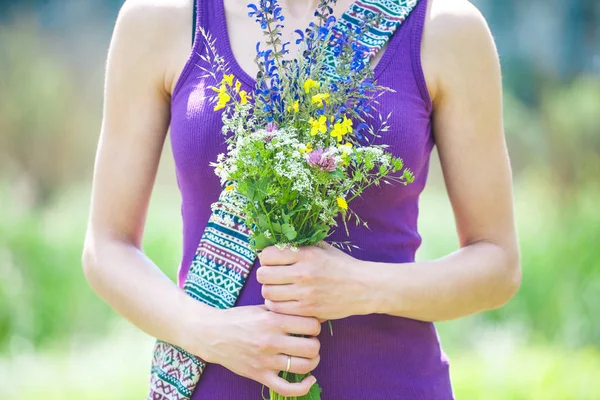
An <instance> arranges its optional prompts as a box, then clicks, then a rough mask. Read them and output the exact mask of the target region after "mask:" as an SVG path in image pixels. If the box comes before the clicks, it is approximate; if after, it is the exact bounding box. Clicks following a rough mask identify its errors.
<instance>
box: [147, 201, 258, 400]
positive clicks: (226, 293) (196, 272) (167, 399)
mask: <svg viewBox="0 0 600 400" xmlns="http://www.w3.org/2000/svg"><path fill="white" fill-rule="evenodd" d="M243 201H244V199H242V198H241V197H240V196H239V195H237V194H235V193H234V192H233V191H227V190H223V191H222V192H221V195H220V196H219V200H218V201H217V202H216V203H214V204H213V205H212V214H211V216H210V218H209V220H208V224H207V226H206V228H205V230H204V233H203V235H202V239H201V240H200V244H199V245H198V249H197V250H196V255H195V256H194V260H193V261H192V265H191V267H190V271H189V272H188V275H187V278H186V281H185V284H184V290H185V292H186V293H187V294H188V295H189V296H191V297H193V298H194V299H196V300H198V301H201V302H203V303H205V304H208V305H209V306H212V307H216V308H222V309H225V308H230V307H233V306H234V304H235V301H236V300H237V298H238V296H239V294H240V290H241V289H242V287H243V286H244V283H245V282H246V279H247V277H248V274H249V273H250V269H251V268H252V264H253V263H254V260H255V259H256V254H255V253H254V251H253V250H252V249H251V248H250V245H249V238H248V235H249V234H250V229H248V227H247V226H246V224H245V223H244V219H243V218H242V216H241V215H239V214H238V213H235V211H234V210H235V208H236V207H235V204H236V203H238V204H239V202H243ZM204 367H205V363H204V362H203V361H202V360H200V359H199V358H198V357H196V356H194V355H192V354H190V353H188V352H187V351H185V350H183V349H181V348H179V347H177V346H173V345H171V344H169V343H165V342H163V341H160V340H159V341H157V342H156V345H155V346H154V357H153V359H152V369H151V373H150V393H149V395H148V399H153V400H186V399H189V398H190V397H191V396H192V392H193V391H194V388H195V387H196V384H197V383H198V379H200V376H201V375H202V371H203V370H204Z"/></svg>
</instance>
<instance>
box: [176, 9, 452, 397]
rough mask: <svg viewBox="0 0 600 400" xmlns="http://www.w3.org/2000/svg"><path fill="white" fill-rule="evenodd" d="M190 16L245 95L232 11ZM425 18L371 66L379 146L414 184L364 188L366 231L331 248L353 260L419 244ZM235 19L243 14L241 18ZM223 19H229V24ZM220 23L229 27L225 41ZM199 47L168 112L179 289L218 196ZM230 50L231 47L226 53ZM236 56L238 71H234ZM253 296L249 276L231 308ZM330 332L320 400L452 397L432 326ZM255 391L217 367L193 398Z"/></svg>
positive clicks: (427, 111) (380, 325) (352, 324)
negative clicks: (383, 90) (179, 238)
mask: <svg viewBox="0 0 600 400" xmlns="http://www.w3.org/2000/svg"><path fill="white" fill-rule="evenodd" d="M226 1H227V0H226ZM340 6H342V4H341V3H340ZM197 7H198V8H197V10H198V19H197V24H198V25H199V26H202V27H203V28H205V29H206V30H207V31H209V32H210V33H211V34H212V35H213V36H214V38H215V39H216V46H217V50H218V51H219V53H220V54H221V55H222V56H224V57H225V60H226V62H228V63H229V65H230V67H231V72H232V73H233V74H234V75H236V77H237V78H239V79H240V80H241V81H242V83H243V85H245V86H246V88H245V89H246V90H248V91H250V90H251V89H252V85H253V80H252V78H251V77H250V74H251V73H252V72H253V71H252V70H251V68H250V67H249V65H250V64H249V63H248V59H250V60H252V59H253V55H252V54H251V53H252V52H251V50H246V49H244V48H243V47H244V43H245V42H244V40H243V39H240V38H239V36H240V35H242V36H243V35H244V34H245V32H246V31H245V30H244V26H245V25H244V24H245V22H241V21H238V20H236V25H232V22H231V19H232V15H234V16H235V15H236V14H238V10H237V9H234V10H233V11H232V12H230V11H229V10H228V11H227V12H226V9H227V7H226V6H224V4H223V0H198V6H197ZM346 7H347V6H346ZM344 8H345V7H344ZM341 11H343V10H341ZM426 12H427V1H426V0H421V2H420V3H419V5H418V6H417V7H416V9H415V10H414V11H413V12H412V14H411V15H410V16H409V17H408V19H407V20H406V21H405V22H404V24H403V25H402V26H401V27H400V28H398V30H397V31H396V33H395V34H394V36H393V37H392V39H391V40H390V42H389V44H388V46H387V48H386V49H385V52H383V53H381V57H380V58H379V59H376V60H375V61H376V62H377V65H376V67H375V74H376V78H377V79H378V82H379V83H380V84H382V85H384V86H387V87H390V88H392V89H394V90H395V93H387V94H385V95H384V96H383V97H382V98H381V104H380V106H379V107H378V109H379V112H380V113H381V114H382V115H384V116H386V115H388V113H390V112H391V116H390V119H389V125H390V126H391V129H390V131H388V132H386V133H384V134H383V135H382V137H381V138H380V139H378V141H379V143H385V144H386V145H388V146H389V148H388V150H389V151H391V152H392V153H393V154H394V155H396V156H398V157H401V158H403V159H404V161H405V164H406V165H407V166H408V167H409V168H410V169H411V170H412V171H413V172H414V173H415V176H416V180H415V182H414V183H412V184H410V185H408V186H402V185H383V186H381V187H375V188H371V189H369V190H367V191H366V192H365V193H364V194H363V196H362V197H361V198H358V199H356V200H355V201H353V202H352V203H351V207H352V208H353V210H355V211H356V212H357V213H358V214H359V215H360V217H361V218H362V219H363V220H365V221H367V222H368V224H369V229H367V228H365V227H363V226H349V230H350V237H349V238H348V237H347V236H346V233H345V231H344V229H343V228H342V229H338V230H336V231H335V232H334V234H333V235H332V237H331V238H330V239H331V240H334V241H348V240H349V241H350V242H351V243H352V244H353V245H355V246H358V249H355V250H352V253H351V254H352V255H353V256H354V257H356V258H359V259H364V260H370V261H379V262H392V263H404V262H412V261H413V260H414V255H415V252H416V250H417V248H418V247H419V245H420V243H421V238H420V236H419V233H418V230H417V215H418V197H419V194H420V193H421V191H422V190H423V188H424V186H425V182H426V179H427V172H428V166H429V157H430V152H431V149H432V147H433V136H432V133H431V112H432V103H431V99H430V97H429V92H428V88H427V85H426V80H425V76H424V73H423V67H422V65H421V54H420V48H421V35H422V31H423V25H424V20H425V16H426ZM242 14H244V15H245V10H242ZM225 15H227V17H228V18H230V19H229V20H228V21H227V22H226V21H225ZM246 18H247V17H246ZM247 19H248V20H250V19H249V18H247ZM250 22H251V23H252V21H250ZM227 24H229V25H230V29H229V31H230V35H231V37H232V39H231V40H229V35H228V34H227V31H228V29H227ZM233 26H235V28H232V27H233ZM295 28H299V27H293V29H295ZM201 43H202V41H201V40H196V42H195V44H194V48H193V51H192V52H191V56H189V58H188V60H187V63H186V64H185V66H184V68H183V72H182V73H181V75H180V77H179V79H178V80H177V82H176V84H175V87H174V89H173V93H172V104H171V143H172V150H173V155H174V159H175V164H176V170H177V180H178V183H179V187H180V190H181V195H182V217H183V235H184V240H183V241H184V246H183V257H182V262H181V266H180V272H179V283H180V285H182V284H183V281H184V279H185V275H186V274H187V271H188V269H189V265H190V262H191V260H192V257H193V255H194V252H195V249H196V246H197V244H198V241H199V239H200V237H201V235H202V232H203V229H204V226H205V224H206V222H207V221H208V218H209V215H210V205H211V203H212V202H214V201H215V200H216V199H217V197H218V194H219V192H220V186H219V180H218V178H217V177H216V176H215V175H214V172H213V169H212V168H211V167H210V165H209V163H210V162H213V161H215V160H216V158H217V155H218V154H219V153H223V152H225V150H226V145H225V142H224V137H223V136H222V134H221V129H220V128H221V125H222V123H221V119H220V114H219V113H215V112H214V111H213V110H212V105H210V104H209V103H208V102H207V101H206V100H205V96H206V95H207V94H208V92H207V91H208V90H209V89H208V86H210V85H214V82H211V81H210V80H209V79H207V78H201V75H202V73H201V71H200V69H199V67H198V64H199V63H200V62H201V61H200V59H199V55H198V54H199V53H202V52H203V50H204V49H203V46H202V44H201ZM232 46H233V47H235V48H234V49H233V50H232ZM253 48H254V46H252V49H253ZM234 55H235V56H234ZM236 56H237V57H238V59H240V60H241V59H243V60H244V62H240V63H239V64H238V62H237V60H236V58H235V57H236ZM246 56H247V57H246ZM243 68H247V69H243ZM245 71H248V72H245ZM254 271H256V268H254ZM260 292H261V291H260V284H258V282H257V281H256V276H255V274H254V273H251V275H250V277H249V279H248V282H247V283H246V286H245V287H244V289H243V290H242V293H241V295H240V298H239V300H238V303H237V305H238V306H244V305H255V304H262V303H263V302H264V300H263V299H262V297H261V294H260ZM333 329H334V335H335V336H333V337H332V336H330V334H329V330H328V329H323V333H321V335H320V337H319V339H320V341H321V363H320V365H319V366H318V367H317V369H316V370H315V371H314V374H315V376H316V377H317V378H318V380H319V383H320V385H321V387H323V398H324V399H335V400H338V399H339V400H359V399H361V400H363V399H374V398H388V399H396V398H405V399H410V400H418V399H428V400H429V399H435V400H438V399H439V400H444V399H451V398H452V390H451V387H450V381H449V373H448V362H447V360H446V357H445V355H444V353H443V351H442V350H441V347H440V344H439V340H438V336H437V333H436V331H435V328H434V326H433V324H431V323H427V322H421V321H416V320H411V319H406V318H400V317H393V316H388V315H368V316H355V317H350V318H346V319H342V320H336V321H333ZM260 390H261V385H260V384H258V383H256V382H253V381H251V380H249V379H246V378H242V377H239V376H236V375H235V374H233V373H232V372H229V371H227V370H226V369H225V368H223V367H221V366H218V365H209V366H208V367H207V369H206V371H205V373H204V375H203V377H202V379H201V381H200V384H199V385H198V388H197V389H196V391H195V393H194V396H193V399H202V400H207V399H216V398H222V399H256V398H259V396H260V394H259V393H260Z"/></svg>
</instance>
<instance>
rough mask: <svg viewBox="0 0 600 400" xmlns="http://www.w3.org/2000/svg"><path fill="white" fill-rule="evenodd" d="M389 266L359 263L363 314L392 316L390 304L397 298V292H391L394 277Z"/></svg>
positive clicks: (369, 262) (375, 263)
mask: <svg viewBox="0 0 600 400" xmlns="http://www.w3.org/2000/svg"><path fill="white" fill-rule="evenodd" d="M389 267H390V265H389V264H386V263H379V262H373V261H359V263H358V264H357V268H358V269H359V270H360V274H359V275H358V279H359V281H360V283H361V284H362V290H363V293H364V296H362V298H363V300H362V301H361V302H360V303H361V314H363V315H365V314H390V304H392V303H393V302H394V301H395V300H394V299H395V298H396V295H397V293H396V291H393V292H391V291H390V290H389V287H390V283H391V279H392V277H391V276H390V273H389Z"/></svg>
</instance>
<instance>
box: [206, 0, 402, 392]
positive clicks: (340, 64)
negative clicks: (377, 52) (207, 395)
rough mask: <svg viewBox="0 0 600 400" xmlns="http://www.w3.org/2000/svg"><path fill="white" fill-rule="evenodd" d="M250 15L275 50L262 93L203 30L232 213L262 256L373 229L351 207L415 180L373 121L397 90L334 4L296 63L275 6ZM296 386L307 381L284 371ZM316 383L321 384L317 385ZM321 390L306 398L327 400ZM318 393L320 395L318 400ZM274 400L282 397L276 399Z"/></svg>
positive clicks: (253, 9) (263, 56)
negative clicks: (378, 74) (383, 81)
mask: <svg viewBox="0 0 600 400" xmlns="http://www.w3.org/2000/svg"><path fill="white" fill-rule="evenodd" d="M248 7H249V8H250V12H249V15H250V16H251V17H253V18H255V19H256V21H257V22H258V23H259V24H260V26H261V28H262V29H263V31H264V34H265V37H266V45H267V46H268V48H267V49H262V48H261V45H260V44H257V57H256V60H255V61H256V63H257V64H258V67H259V73H258V76H257V80H256V87H255V88H254V92H253V93H247V92H246V91H244V90H241V83H240V81H239V80H237V79H236V77H235V76H233V75H231V74H228V72H229V71H228V68H227V64H226V63H225V62H224V60H223V58H222V57H220V56H219V55H218V54H217V51H216V49H215V45H214V41H213V40H212V39H211V38H210V36H209V35H208V34H207V33H206V32H204V36H205V39H206V42H207V46H206V48H207V51H206V54H204V55H203V56H202V57H203V59H204V61H206V62H207V63H208V65H210V67H203V70H204V71H205V73H206V74H208V75H211V76H212V77H213V78H214V79H215V82H218V83H217V85H216V86H215V87H213V88H212V90H214V92H215V95H214V98H213V99H212V100H213V101H214V110H215V111H221V112H222V119H223V124H224V125H223V133H224V134H225V135H226V138H227V143H228V149H227V150H228V151H227V154H221V155H219V157H218V159H217V160H216V162H215V163H214V167H215V172H216V174H217V175H218V176H219V177H220V178H221V183H222V184H223V187H224V188H225V190H226V191H229V192H231V194H232V196H231V201H230V204H229V206H230V207H233V208H234V209H235V210H236V211H237V212H238V213H239V214H241V215H244V216H245V218H246V224H247V226H249V227H251V229H252V234H251V245H252V247H253V248H254V249H255V250H261V249H264V248H265V247H267V246H271V245H277V246H288V247H292V248H296V247H298V246H312V245H317V244H319V243H320V242H321V241H323V240H324V239H326V238H327V237H328V236H329V235H330V233H331V232H332V230H333V229H334V228H335V227H336V226H338V225H339V224H340V223H341V224H343V225H344V226H346V224H347V223H348V222H349V221H351V220H354V222H355V223H357V224H358V223H360V224H364V225H366V222H364V221H362V220H361V219H360V217H359V216H358V215H356V214H355V213H353V212H352V209H351V208H350V205H351V202H352V200H353V199H355V198H356V197H358V196H360V195H361V193H362V192H363V191H364V190H365V189H367V188H369V187H370V186H373V185H380V184H382V183H387V184H390V183H391V182H399V183H402V184H408V183H410V182H412V181H413V180H414V177H413V174H412V172H411V171H410V169H408V168H405V166H404V164H403V162H402V160H401V159H399V158H396V157H393V156H392V155H391V154H390V153H388V152H386V149H385V147H384V146H381V145H373V144H369V141H368V140H367V139H368V137H376V136H377V135H378V134H379V133H380V132H384V131H386V130H387V129H388V125H387V118H382V117H381V116H380V117H379V127H378V129H377V130H375V129H374V128H373V127H372V126H370V125H368V124H367V123H366V121H367V117H368V116H369V115H371V113H372V111H373V110H374V107H375V106H376V105H377V97H378V96H380V95H381V94H382V93H384V92H386V91H389V89H387V88H385V87H382V86H378V85H377V83H376V82H375V81H374V79H373V70H372V69H371V68H370V65H369V62H368V57H367V56H366V54H365V52H366V51H367V50H368V49H365V48H364V46H361V45H360V40H359V39H360V38H361V35H363V34H364V31H365V30H366V29H364V28H365V26H366V25H367V23H368V21H365V23H364V24H363V27H358V28H354V29H343V27H342V29H340V27H339V24H336V19H335V17H333V16H332V15H331V14H332V8H331V7H330V4H329V1H328V0H322V1H321V3H320V4H319V6H318V8H317V10H316V11H315V17H316V21H317V22H313V23H311V24H310V25H309V27H308V28H307V29H306V30H305V31H300V30H297V31H296V33H297V34H298V40H297V41H296V45H297V46H298V54H299V55H300V56H299V57H298V58H296V59H288V58H287V57H286V56H287V55H288V54H289V51H288V50H287V47H288V46H289V45H290V43H283V42H282V39H281V36H282V34H281V28H282V27H283V26H282V25H281V22H282V21H283V20H284V17H283V16H282V12H281V8H280V7H279V5H278V4H277V1H276V0H260V3H259V5H258V6H257V5H254V4H250V5H249V6H248ZM282 374H283V376H284V378H286V379H288V380H289V381H290V382H296V381H297V382H299V381H301V380H302V378H303V376H298V375H296V374H292V373H287V374H286V373H282ZM315 386H316V385H315ZM318 393H319V389H318V388H315V390H314V391H313V390H311V393H309V395H307V396H308V397H306V398H311V399H312V398H319V395H318ZM311 396H312V397H311ZM271 399H272V400H274V399H283V397H281V396H280V395H278V394H277V393H271Z"/></svg>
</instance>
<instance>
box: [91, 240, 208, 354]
mask: <svg viewBox="0 0 600 400" xmlns="http://www.w3.org/2000/svg"><path fill="white" fill-rule="evenodd" d="M83 266H84V272H85V275H86V278H87V280H88V281H89V283H90V285H91V287H92V288H93V289H94V291H96V293H97V294H98V295H99V296H100V297H101V298H102V299H104V300H105V301H106V302H107V303H108V304H109V305H110V306H111V307H113V308H114V309H115V310H116V311H117V312H118V313H119V314H121V315H122V316H124V317H125V318H126V319H128V320H129V321H131V322H132V323H133V324H134V325H135V326H137V327H138V328H140V329H141V330H143V331H144V332H146V333H148V334H149V335H151V336H154V337H156V338H159V339H161V340H164V341H166V342H168V343H172V344H175V345H178V346H181V347H184V348H187V345H188V343H187V342H188V341H189V340H190V339H189V338H191V337H192V336H193V335H189V334H188V333H189V330H191V329H196V330H198V329H200V330H202V329H203V324H204V325H208V324H209V323H210V322H211V320H212V319H213V318H212V316H213V313H214V312H215V310H214V309H211V307H209V306H206V305H204V304H202V303H200V302H198V301H196V300H194V299H192V298H191V297H189V296H188V295H186V294H185V292H184V291H183V290H181V289H180V288H179V287H177V285H175V284H174V283H173V282H172V281H171V280H170V279H169V278H168V277H167V276H166V275H165V274H164V273H163V272H162V271H161V270H160V269H159V268H158V267H157V266H156V265H155V264H154V263H153V262H152V261H151V260H150V259H149V258H148V257H147V256H146V255H145V254H144V253H143V252H142V251H140V250H139V249H138V248H136V247H135V246H133V245H132V244H129V243H126V242H123V241H118V240H109V239H104V240H93V239H90V238H89V237H88V240H87V241H86V246H85V250H84V255H83ZM197 347H198V344H197V343H194V349H195V350H196V352H198V350H200V352H202V346H200V349H198V348H197ZM197 355H198V356H200V357H202V356H203V354H197Z"/></svg>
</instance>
